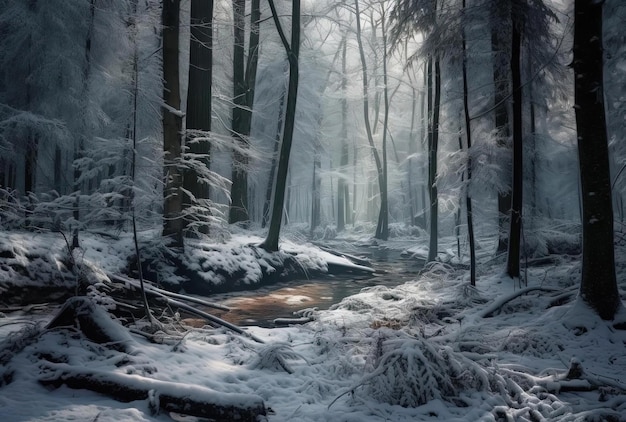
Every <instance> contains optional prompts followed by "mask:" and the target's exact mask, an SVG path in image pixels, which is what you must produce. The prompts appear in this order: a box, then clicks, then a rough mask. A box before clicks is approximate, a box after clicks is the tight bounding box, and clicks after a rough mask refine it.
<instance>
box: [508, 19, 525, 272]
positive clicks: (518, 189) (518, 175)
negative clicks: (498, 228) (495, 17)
mask: <svg viewBox="0 0 626 422" xmlns="http://www.w3.org/2000/svg"><path fill="white" fill-rule="evenodd" d="M523 25H524V22H523V21H522V20H520V19H517V20H515V19H514V20H513V29H512V31H511V32H512V38H511V62H510V63H511V83H512V89H513V178H512V179H513V181H512V186H511V216H510V221H509V225H510V229H509V240H508V254H507V261H506V272H507V274H508V275H509V277H511V278H513V279H517V278H519V275H520V241H521V234H522V194H523V187H524V186H523V174H524V173H523V157H522V152H523V144H522V141H523V138H522V136H523V133H522V74H521V48H522V30H523V29H522V28H523Z"/></svg>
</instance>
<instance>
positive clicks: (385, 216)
mask: <svg viewBox="0 0 626 422" xmlns="http://www.w3.org/2000/svg"><path fill="white" fill-rule="evenodd" d="M384 12H385V9H384V7H383V8H382V15H381V18H380V22H381V31H382V34H383V97H384V98H383V102H384V108H385V110H384V118H383V143H382V150H383V151H382V152H383V178H382V182H383V186H382V187H381V189H380V211H379V213H378V227H377V229H376V235H375V237H376V239H381V240H387V239H388V238H389V190H388V162H387V131H388V126H389V89H388V87H387V34H386V28H385V14H384Z"/></svg>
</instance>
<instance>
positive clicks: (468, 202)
mask: <svg viewBox="0 0 626 422" xmlns="http://www.w3.org/2000/svg"><path fill="white" fill-rule="evenodd" d="M465 7H466V6H465V0H463V10H464V11H465ZM462 37H463V111H464V115H465V136H466V138H467V185H466V188H465V207H466V210H465V211H466V212H467V237H468V243H469V248H470V284H471V285H472V286H475V285H476V245H475V241H474V222H473V214H472V197H471V195H470V187H471V182H472V125H471V120H470V113H469V98H468V97H469V89H468V83H467V43H466V37H465V30H464V29H462ZM459 258H460V255H459Z"/></svg>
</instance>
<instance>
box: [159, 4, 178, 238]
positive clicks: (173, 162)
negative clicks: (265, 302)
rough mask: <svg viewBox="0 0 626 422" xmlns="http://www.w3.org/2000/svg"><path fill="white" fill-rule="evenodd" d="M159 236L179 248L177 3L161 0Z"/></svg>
mask: <svg viewBox="0 0 626 422" xmlns="http://www.w3.org/2000/svg"><path fill="white" fill-rule="evenodd" d="M161 18H162V23H163V82H164V86H163V99H164V103H165V107H164V110H163V150H164V160H165V166H164V172H165V174H164V177H165V186H164V188H163V236H164V237H169V238H171V239H172V241H173V246H176V247H182V246H183V221H182V219H181V212H182V205H183V201H182V193H181V187H182V177H183V176H182V171H181V169H180V167H179V165H178V160H180V158H181V154H182V128H183V119H182V113H181V112H180V78H179V71H178V57H179V51H178V38H179V27H180V22H179V19H180V0H163V10H162V15H161Z"/></svg>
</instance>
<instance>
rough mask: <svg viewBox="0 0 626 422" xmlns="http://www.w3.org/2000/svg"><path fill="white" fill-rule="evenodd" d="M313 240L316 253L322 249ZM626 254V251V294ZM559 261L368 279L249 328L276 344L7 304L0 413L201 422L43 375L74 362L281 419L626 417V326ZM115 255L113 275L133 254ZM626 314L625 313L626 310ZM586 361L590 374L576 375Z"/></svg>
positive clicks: (624, 281)
mask: <svg viewBox="0 0 626 422" xmlns="http://www.w3.org/2000/svg"><path fill="white" fill-rule="evenodd" d="M250 240H251V239H249V238H244V237H241V238H239V240H237V239H233V240H232V241H233V242H239V243H241V244H244V243H248V242H249V241H250ZM253 240H254V239H253ZM10 241H11V243H12V244H13V245H19V244H21V245H22V247H24V248H27V249H28V248H31V247H32V248H40V247H41V246H38V245H37V243H36V242H34V243H32V244H30V243H28V244H27V243H26V242H30V240H28V239H19V238H12V239H11V240H10ZM346 241H347V240H346ZM405 243H408V240H407V241H406V242H395V243H394V242H393V241H392V242H389V243H388V244H381V245H380V246H382V247H392V246H393V245H394V244H395V245H396V246H397V245H399V244H403V245H404V244H405ZM293 244H294V245H295V243H293ZM390 245H391V246H390ZM231 246H232V245H231ZM416 246H417V248H416V249H414V250H413V252H414V253H417V254H419V253H421V252H422V251H421V249H420V248H419V245H416ZM287 247H289V244H287ZM404 247H405V246H403V248H404ZM101 248H104V246H102V245H101ZM308 248H309V249H308V250H309V252H308V253H309V254H310V259H311V260H312V261H313V262H319V260H320V259H321V258H323V256H324V255H321V254H320V253H319V252H318V251H316V250H315V249H314V248H312V247H308ZM624 252H625V250H624V248H623V247H621V246H618V249H617V250H616V258H617V261H618V265H617V271H618V280H619V282H620V283H621V284H620V291H621V293H622V297H623V295H624V291H625V287H626V262H625V257H626V254H625V253H624ZM101 253H102V254H104V255H107V252H106V251H105V250H104V249H103V252H101ZM298 253H299V254H300V253H301V254H305V253H306V252H304V251H302V250H300V252H298ZM107 256H108V255H107ZM89 257H90V255H89V254H88V253H85V255H84V258H85V259H87V258H89ZM555 260H556V261H555V264H554V263H553V264H550V265H547V264H544V265H543V266H537V267H530V268H528V270H527V271H526V273H525V274H526V277H527V280H526V282H525V283H524V285H523V286H520V285H518V283H514V282H513V281H512V280H510V279H507V278H506V277H504V276H502V275H500V273H501V271H502V269H503V264H502V263H501V262H498V261H497V260H492V261H491V262H490V263H487V264H483V265H481V267H480V268H479V270H478V276H479V278H478V282H477V287H476V288H473V287H471V286H469V285H468V282H467V279H466V277H467V276H466V271H465V270H461V269H458V268H455V267H453V266H450V265H448V264H437V265H434V266H432V267H430V268H429V270H428V271H425V272H424V273H423V274H422V275H421V276H420V277H419V278H418V279H417V280H414V281H411V282H408V283H405V284H402V285H399V286H397V287H395V288H382V287H372V288H368V289H365V290H364V291H362V292H361V293H360V294H357V295H355V296H351V297H348V298H346V299H344V300H343V301H342V302H341V303H339V304H337V305H335V306H334V307H333V308H331V309H330V310H327V311H317V312H314V313H313V317H314V321H313V322H310V323H308V324H305V325H297V326H291V327H285V328H274V329H264V328H258V327H248V328H246V331H247V332H248V333H250V334H252V335H253V336H254V337H256V338H258V339H260V340H262V341H263V343H259V342H256V341H254V340H253V339H252V338H250V337H248V336H242V335H239V334H236V333H233V332H231V331H228V330H226V329H223V328H211V327H208V326H207V327H204V328H199V329H190V330H189V331H187V332H184V331H183V329H182V327H180V326H176V325H173V326H172V327H171V330H174V329H177V330H178V333H179V335H175V333H173V332H170V333H169V334H168V335H163V336H161V337H160V338H161V339H162V344H154V343H150V342H148V341H147V340H146V339H145V338H144V337H142V336H138V335H133V337H132V343H133V344H132V345H131V346H132V347H130V349H131V350H132V352H131V353H130V354H126V353H122V352H119V351H116V350H113V349H112V348H110V347H106V346H105V345H101V344H96V343H94V342H92V341H90V340H87V339H86V338H85V337H84V336H81V335H80V333H78V332H77V331H76V330H75V329H71V330H67V329H58V328H55V329H48V330H44V329H42V326H43V324H44V323H45V322H47V321H49V319H50V318H51V317H52V315H51V314H50V313H49V311H46V312H41V311H40V310H39V308H32V309H30V312H24V311H20V312H11V313H8V312H7V313H6V314H5V315H2V318H0V338H2V339H4V342H3V343H2V344H3V345H2V348H1V349H0V363H1V364H2V367H1V369H0V375H1V377H0V383H1V385H2V386H1V387H0V421H33V422H34V421H38V422H39V421H68V420H76V421H98V422H103V421H133V422H135V421H168V420H172V419H175V420H184V421H193V420H202V419H199V418H195V417H188V416H182V415H176V414H165V413H160V414H155V413H153V411H152V410H151V409H154V405H155V401H157V402H158V394H157V397H152V398H150V399H146V400H138V401H133V402H130V403H122V402H119V401H116V400H113V399H110V398H108V397H106V396H105V395H101V394H97V393H94V392H90V391H86V390H74V389H69V388H68V387H66V386H62V387H60V388H57V389H49V388H48V387H44V386H42V385H41V384H40V383H39V380H40V379H42V378H46V377H52V376H54V375H55V373H58V372H59V371H62V370H63V369H64V368H65V369H66V368H71V369H72V370H74V371H83V372H93V373H96V374H119V375H120V376H122V375H131V376H132V377H134V378H132V377H131V379H132V380H133V383H137V384H138V385H141V383H142V382H141V378H136V377H145V378H149V379H153V380H160V381H166V382H171V383H178V384H179V388H180V390H181V391H186V392H188V394H189V395H192V396H194V395H197V396H201V397H203V395H206V394H208V393H207V391H208V390H207V389H209V390H212V391H213V392H214V393H215V392H216V393H217V394H218V396H220V395H221V396H223V397H224V400H228V399H229V397H231V396H230V395H229V394H244V395H245V396H242V397H243V398H242V400H246V397H247V398H248V399H249V400H253V399H254V398H255V397H256V398H258V397H260V398H261V399H262V400H263V401H264V403H265V406H266V407H267V408H268V415H267V420H269V421H358V422H365V421H394V422H396V421H398V422H399V421H418V420H424V421H468V422H473V421H478V420H486V421H488V420H503V421H505V420H511V421H525V420H529V421H531V420H532V421H536V420H548V421H578V420H580V421H604V420H606V421H626V358H625V353H624V351H625V347H626V331H624V330H618V329H615V328H614V327H613V323H608V322H604V321H601V320H599V319H598V318H597V317H595V315H594V314H593V312H591V311H590V310H589V309H587V308H586V307H585V306H584V304H582V303H581V302H579V301H578V300H576V299H575V294H576V288H577V285H578V282H579V278H580V263H579V262H578V260H577V259H573V258H571V257H567V256H556V257H555ZM99 261H101V260H99V259H98V258H97V257H94V259H91V260H90V262H91V264H90V265H94V266H96V263H98V262H99ZM106 262H108V264H107V265H108V268H106V270H107V271H111V270H112V268H113V267H115V266H118V267H120V268H121V266H122V262H123V260H122V259H121V258H119V260H118V259H116V260H113V259H110V258H109V259H108V260H107V261H106ZM532 288H534V290H533V289H532ZM524 289H528V292H527V293H526V294H520V295H518V294H519V293H521V291H522V290H524ZM567 293H570V294H569V295H567ZM563 294H565V296H563ZM561 296H562V297H563V300H562V301H559V300H556V299H557V298H559V297H561ZM507 297H511V298H512V299H511V300H510V301H506V300H504V299H505V298H507ZM498 304H501V305H502V306H497V305H498ZM619 318H620V320H622V321H626V315H625V314H624V312H623V311H622V313H621V314H620V316H619ZM176 327H177V328H176ZM16 329H19V331H18V332H14V330H16ZM577 365H580V367H582V375H580V374H577V375H576V374H575V375H576V376H575V377H570V378H568V377H567V372H568V369H569V368H570V367H574V368H577V367H578V366H577ZM168 385H171V384H168ZM155 388H157V387H155ZM157 389H158V388H157ZM184 389H187V390H184ZM583 390H584V391H583ZM211 394H213V393H211ZM237 397H239V396H237Z"/></svg>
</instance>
